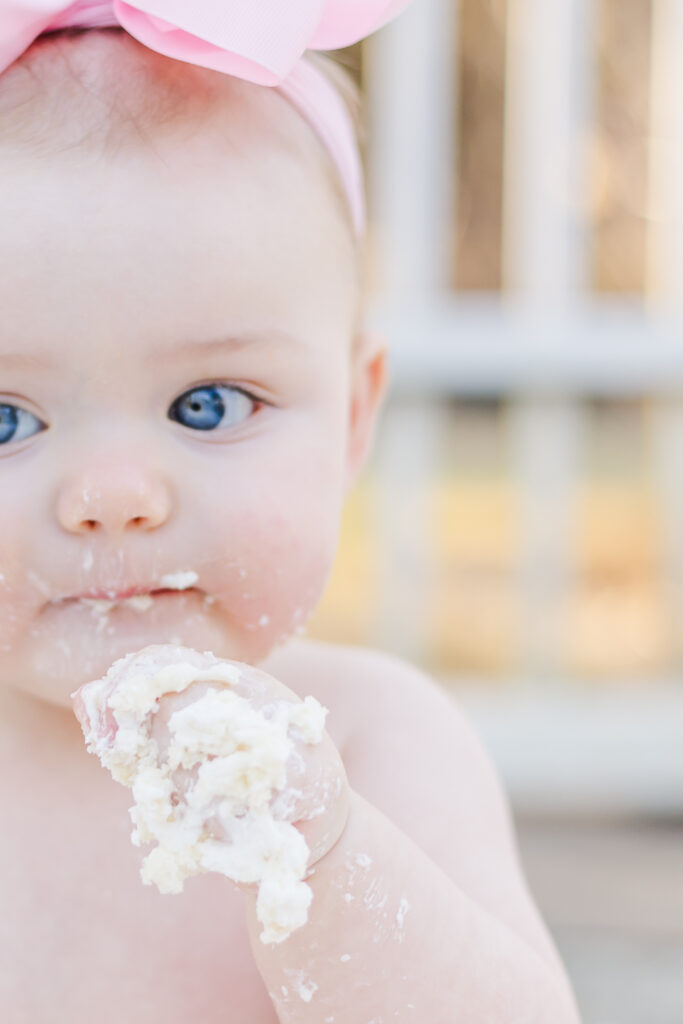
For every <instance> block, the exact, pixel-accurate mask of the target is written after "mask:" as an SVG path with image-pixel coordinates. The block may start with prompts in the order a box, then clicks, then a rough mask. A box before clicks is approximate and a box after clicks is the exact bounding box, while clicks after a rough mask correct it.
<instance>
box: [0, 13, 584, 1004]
mask: <svg viewBox="0 0 683 1024" xmlns="http://www.w3.org/2000/svg"><path fill="white" fill-rule="evenodd" d="M2 6H3V5H2V4H1V3H0V7H2ZM10 6H11V5H10ZM119 6H121V7H122V8H123V9H125V8H126V5H119ZM177 6H178V5H177V4H176V7H177ZM271 6H272V5H271ZM283 6H286V5H283ZM320 6H322V5H320ZM340 6H341V5H340ZM11 17H12V15H11V12H10V19H11ZM311 59H312V58H311ZM324 61H325V59H324V58H322V57H317V58H316V62H317V67H318V69H319V70H320V73H321V74H322V73H323V70H322V69H323V67H325V68H326V70H325V71H324V73H325V74H326V75H328V76H329V80H330V81H334V83H335V85H336V84H337V82H338V79H339V70H338V69H335V68H331V67H328V66H327V64H325V63H324ZM338 170H339V169H338V167H336V166H335V161H334V159H332V158H331V155H330V150H329V148H328V147H326V146H325V145H324V144H323V143H322V141H321V137H320V135H319V134H318V133H316V132H315V131H313V130H312V127H311V123H310V122H309V121H308V120H307V119H306V118H305V117H304V116H302V114H301V112H300V110H298V109H297V108H296V106H295V104H294V103H292V102H289V100H288V99H287V97H286V96H284V95H283V94H282V93H281V92H280V91H278V90H276V89H272V88H266V87H264V86H263V85H260V84H256V83H255V82H253V81H248V80H246V79H242V78H238V77H235V76H232V75H229V74H222V73H220V71H217V70H209V69H207V68H206V67H198V66H196V65H195V64H193V63H188V62H185V63H182V62H181V61H179V60H175V59H173V58H172V57H169V56H165V55H162V54H161V53H159V52H156V51H155V50H153V49H150V48H148V47H147V46H146V45H144V44H143V43H142V42H140V41H138V40H137V39H134V38H132V36H131V35H129V34H128V33H126V32H125V31H123V30H122V29H119V28H113V27H106V28H92V29H89V30H87V31H84V32H77V33H74V32H57V33H51V34H49V35H44V36H42V37H41V38H39V39H38V40H37V41H35V42H33V43H32V45H27V48H26V49H25V51H24V52H23V53H22V54H21V55H20V56H18V57H17V59H16V60H14V61H13V62H12V63H11V65H10V66H9V67H8V68H7V69H6V70H5V71H4V73H3V74H2V76H0V181H1V182H2V188H1V189H0V224H1V225H2V227H1V230H0V267H1V270H2V273H1V274H0V309H1V310H2V322H1V324H0V763H1V768H2V771H1V772H0V778H1V779H2V783H0V785H1V786H2V800H1V807H2V819H1V820H2V841H1V844H0V867H1V870H0V906H2V911H3V912H2V920H3V922H4V926H3V928H2V931H1V933H0V965H1V966H0V1018H1V1019H2V1020H3V1022H6V1024H46V1022H48V1021H60V1022H61V1021H64V1022H69V1024H86V1022H88V1024H90V1022H92V1021H94V1020H101V1021H103V1022H104V1024H109V1022H111V1024H114V1022H116V1024H118V1022H121V1021H126V1022H127V1024H162V1022H163V1024H188V1022H189V1021H195V1020H197V1021H201V1022H202V1024H227V1022H230V1024H276V1022H281V1024H285V1022H286V1024H309V1022H310V1024H313V1022H315V1024H394V1022H398V1024H401V1022H414V1024H456V1022H457V1024H576V1022H577V1020H578V1016H577V1012H576V1009H575V1005H574V1001H573V998H572V994H571V991H570V988H569V985H568V983H567V980H566V977H565V974H564V971H563V968H562V966H561V964H560V962H559V960H558V957H557V954H556V952H555V949H554V947H553V945H552V942H551V940H550V938H549V936H548V933H547V930H546V928H545V927H544V924H543V922H542V921H541V919H540V917H539V914H538V912H537V910H536V908H535V906H534V903H533V900H532V899H531V897H530V895H529V892H528V890H527V887H526V884H525V881H524V877H523V874H522V871H521V869H520V865H519V861H518V857H517V853H516V847H515V839H514V835H513V830H512V826H511V820H510V814H509V810H508V807H507V804H506V801H505V798H504V796H503V793H502V791H501V788H500V785H499V782H498V781H497V778H496V775H495V773H494V771H493V769H492V766H491V763H490V760H489V758H488V756H487V754H486V753H485V752H484V750H483V748H482V745H481V744H480V742H479V740H478V738H477V737H476V735H475V733H474V732H473V730H472V728H471V727H470V725H469V724H468V723H467V721H466V720H465V719H464V717H463V716H462V714H461V713H460V712H459V710H458V709H457V707H456V706H454V704H453V703H452V702H451V701H450V700H449V699H448V698H447V697H446V696H445V695H443V694H442V693H441V691H440V690H439V688H438V687H437V686H436V685H435V684H434V683H433V682H431V681H430V680H429V679H427V678H425V677H424V676H423V675H422V674H421V673H420V672H419V671H417V670H416V669H414V668H412V667H411V666H409V665H406V664H403V663H402V662H400V661H397V660H396V659H394V658H391V657H388V656H386V655H383V654H380V653H376V652H371V651H366V650H356V649H347V648H342V647H335V646H330V645H326V644H321V643H314V642H312V641H310V640H307V639H305V638H304V637H303V636H302V635H301V633H302V627H303V625H304V623H305V621H306V619H307V617H308V616H309V615H310V613H311V612H312V610H313V609H314V607H315V606H316V603H317V601H318V599H319V597H320V595H321V592H322V590H323V588H324V585H325V582H326V579H327V576H328V573H329V570H330V567H331V563H332V559H333V555H334V551H335V544H336V538H337V532H338V527H339V519H340V510H341V507H342V504H343V501H344V497H345V495H346V493H347V491H348V490H349V488H350V486H351V485H352V483H353V481H354V480H355V478H356V476H357V474H358V472H359V470H360V469H361V467H362V465H363V463H364V460H365V458H366V456H367V453H368V450H369V448H370V445H371V440H372V435H373V429H374V425H375V420H376V417H377V413H378V408H379V406H380V403H381V399H382V396H383V392H384V387H385V360H386V354H385V344H384V341H383V339H381V338H380V337H378V336H377V335H376V334H373V333H371V332H369V331H367V330H365V329H364V328H363V302H364V292H363V279H362V273H361V266H362V247H361V245H360V240H361V236H360V235H359V231H358V222H357V211H356V214H354V213H353V211H352V209H351V206H350V205H349V192H348V188H347V187H346V185H345V183H344V182H343V181H342V179H341V177H340V176H339V173H338ZM157 644H159V645H168V644H171V645H181V646H182V647H184V648H188V649H190V651H194V652H212V654H213V655H214V656H215V659H219V660H220V662H221V665H223V664H225V663H227V662H239V663H241V664H242V666H243V672H244V674H245V675H244V678H245V680H246V683H245V686H246V690H245V691H244V692H245V694H246V697H245V700H246V699H247V698H249V697H250V695H252V694H253V693H254V692H255V690H254V687H255V686H256V684H257V683H258V685H259V686H260V687H261V689H260V691H259V693H260V698H259V699H260V701H261V705H263V704H264V703H266V704H267V703H268V702H269V701H271V702H277V701H280V700H282V699H286V700H287V701H289V702H290V703H292V704H297V705H298V704H299V702H300V701H301V700H302V699H303V698H308V697H309V696H310V697H313V698H315V700H316V701H319V702H320V704H321V705H323V706H324V707H325V708H326V709H328V714H327V719H326V722H325V727H326V734H325V737H324V742H322V743H320V744H316V745H311V744H306V743H305V742H304V739H305V738H304V739H301V738H300V739H299V740H297V741H296V742H297V743H298V745H299V747H300V749H301V751H303V752H304V753H305V750H306V749H308V755H307V756H306V757H302V760H301V764H303V765H304V772H303V775H304V777H303V778H302V779H301V780H300V781H301V787H300V788H301V789H302V790H306V788H307V787H308V788H309V789H311V790H313V789H315V787H316V786H318V791H319V792H320V791H324V792H326V793H327V794H328V799H327V802H323V805H322V806H321V807H320V808H319V811H320V813H317V816H316V814H311V815H310V816H307V815H306V814H305V813H304V812H303V811H300V812H299V815H298V817H299V819H300V821H299V824H298V825H297V827H298V828H299V829H300V831H301V834H303V835H304V836H305V838H306V839H307V844H308V849H309V851H310V857H309V861H308V864H307V873H306V885H307V886H309V887H310V890H311V894H312V900H311V902H310V906H309V907H308V909H307V913H306V921H305V923H304V924H301V925H300V926H298V927H296V928H295V929H294V930H292V931H291V934H289V935H288V936H287V937H286V938H285V940H284V941H278V942H264V941H262V927H261V923H260V922H259V920H258V918H257V891H256V890H257V887H256V886H255V885H250V884H244V885H237V884H234V883H233V882H231V881H229V880H228V879H227V878H226V877H225V874H222V873H220V872H218V871H216V872H203V873H199V874H197V875H196V877H192V878H191V879H190V880H189V881H187V882H186V883H185V885H184V888H183V890H182V892H175V894H173V895H164V894H162V893H160V892H159V890H158V888H156V887H155V886H153V885H147V886H145V885H143V884H142V883H141V880H140V863H141V852H140V850H139V849H137V848H136V847H135V846H134V845H132V844H131V841H130V832H131V822H130V816H129V807H130V805H131V794H130V791H129V790H128V789H125V788H124V787H123V786H121V785H118V784H116V783H115V782H114V781H112V778H111V776H110V774H109V773H108V772H106V771H103V769H102V767H101V766H100V764H99V763H98V761H97V760H96V758H94V757H92V756H91V755H90V754H89V753H88V752H87V750H86V747H85V744H84V742H83V735H82V732H81V727H80V724H79V721H78V720H77V718H76V716H75V715H74V702H73V701H72V699H71V696H70V695H71V694H72V693H73V692H74V691H75V690H76V689H77V688H78V687H81V686H82V685H83V684H85V683H87V682H88V681H90V680H94V679H96V678H98V677H102V676H104V675H105V674H106V673H107V670H108V669H109V667H110V666H111V665H112V663H113V662H115V661H117V660H118V659H121V658H122V657H124V656H126V655H128V654H130V653H131V652H137V651H140V650H142V649H144V648H146V647H148V646H149V645H157ZM162 650H166V648H162ZM198 656H199V653H198ZM202 656H203V655H202ZM207 657H208V656H207ZM249 666H251V667H252V668H251V669H250V668H249ZM225 671H226V673H227V674H225V675H224V676H222V677H221V676H220V673H218V676H219V678H222V679H223V682H222V683H221V684H220V685H222V686H224V687H225V686H228V685H229V683H228V682H226V680H229V678H231V677H230V675H229V669H228V668H227V667H226V670H225ZM250 672H251V673H252V675H250ZM198 685H199V684H198ZM202 686H203V684H202ZM202 686H200V687H199V691H197V692H196V693H193V691H192V689H189V690H187V691H186V693H185V694H179V695H178V694H177V695H175V696H172V695H166V696H162V697H161V698H159V700H158V711H157V721H158V723H159V728H161V727H162V726H163V723H164V722H165V723H168V722H169V721H170V718H171V715H172V713H173V712H174V711H175V710H177V709H178V707H179V702H181V703H182V702H183V699H184V702H185V703H184V706H187V702H188V701H192V700H194V699H195V698H197V699H199V698H200V697H202V696H204V695H205V694H206V687H205V686H203V688H202ZM77 710H78V705H77ZM80 716H81V719H82V720H83V717H84V712H83V707H82V706H81V708H80ZM323 778H328V779H330V780H333V781H334V785H329V786H327V787H321V786H320V780H321V779H323ZM296 821H297V815H296V814H295V815H294V816H293V827H294V825H295V824H296Z"/></svg>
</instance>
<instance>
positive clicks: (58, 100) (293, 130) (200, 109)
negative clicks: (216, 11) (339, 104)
mask: <svg viewBox="0 0 683 1024" xmlns="http://www.w3.org/2000/svg"><path fill="white" fill-rule="evenodd" d="M281 103H282V98H281V97H279V96H277V94H276V93H275V91H274V90H273V89H266V88H264V87H261V86H255V85H253V84H252V83H250V82H246V81H243V80H241V79H238V78H234V77H232V76H229V75H223V74H220V73H218V72H213V71H210V70H208V69H205V68H201V67H197V66H195V65H193V64H188V63H186V62H183V61H177V60H171V59H169V58H167V57H164V56H163V55H161V54H159V53H157V52H156V51H154V50H151V49H149V48H148V47H145V46H143V45H142V44H140V43H138V42H137V41H136V40H135V39H133V38H132V37H131V36H129V35H128V34H127V33H125V32H123V31H122V30H120V29H99V30H88V31H85V32H74V31H72V32H68V33H65V32H62V33H53V34H51V35H47V36H42V37H40V38H39V39H38V40H37V41H36V42H35V43H34V44H33V45H32V46H31V47H30V48H29V50H27V51H26V53H24V54H23V55H22V56H21V57H20V58H19V60H18V61H16V62H15V63H14V64H13V65H11V66H10V67H9V68H8V69H7V70H6V71H5V72H4V73H3V74H2V75H0V141H2V142H8V143H9V142H14V143H15V144H16V145H22V144H24V145H31V143H33V145H35V146H36V148H39V145H40V144H41V143H42V145H43V146H45V147H48V146H49V145H50V144H51V143H52V144H53V145H55V146H57V145H60V144H61V145H62V146H65V145H74V146H79V147H83V148H86V149H87V148H91V149H93V150H94V149H96V148H97V147H99V148H100V149H101V151H102V152H103V153H105V154H109V153H110V152H112V151H120V150H121V149H123V148H125V147H126V146H132V147H138V148H140V147H142V146H144V143H145V141H147V142H148V143H149V144H150V145H152V144H154V143H158V142H160V141H161V140H163V139H164V138H170V137H173V136H179V137H181V138H183V137H184V138H187V137H188V136H193V135H197V134H199V133H202V132H206V131H210V130H211V129H213V128H214V127H215V128H216V129H217V130H218V134H219V136H220V135H221V134H222V135H223V137H224V138H225V139H226V140H228V141H229V142H230V144H231V145H232V147H233V149H236V148H237V147H238V146H240V145H241V146H242V147H243V148H244V149H245V150H246V149H247V147H248V146H251V147H259V146H260V148H261V149H263V148H264V147H270V148H271V149H273V148H277V147H278V146H285V147H286V148H287V147H289V148H290V149H291V147H292V146H293V144H295V143H296V144H298V145H301V144H302V140H305V139H306V130H305V128H306V126H305V125H303V124H298V121H299V119H298V118H297V117H292V116H291V113H290V111H288V110H283V108H282V106H281ZM288 115H290V116H288ZM221 128H222V133H221V131H220V129H221Z"/></svg>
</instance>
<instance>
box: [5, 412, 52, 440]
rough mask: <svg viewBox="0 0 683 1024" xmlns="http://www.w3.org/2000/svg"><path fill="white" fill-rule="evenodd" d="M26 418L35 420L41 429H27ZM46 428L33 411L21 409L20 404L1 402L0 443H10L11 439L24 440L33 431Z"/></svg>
mask: <svg viewBox="0 0 683 1024" xmlns="http://www.w3.org/2000/svg"><path fill="white" fill-rule="evenodd" d="M26 420H33V421H34V423H37V424H38V427H39V430H34V431H31V430H27V429H26ZM44 429H45V424H44V423H43V422H42V421H41V420H39V419H38V417H37V416H34V415H33V413H32V412H28V411H27V410H26V409H21V408H20V407H19V406H18V405H9V404H8V403H7V402H0V445H3V444H8V443H9V442H10V441H23V440H24V438H26V437H30V436H31V434H32V433H34V434H37V433H39V432H40V430H44Z"/></svg>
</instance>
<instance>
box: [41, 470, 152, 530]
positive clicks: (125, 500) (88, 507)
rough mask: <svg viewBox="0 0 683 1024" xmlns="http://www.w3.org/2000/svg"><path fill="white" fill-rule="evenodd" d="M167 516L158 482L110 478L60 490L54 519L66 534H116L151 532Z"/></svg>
mask: <svg viewBox="0 0 683 1024" xmlns="http://www.w3.org/2000/svg"><path fill="white" fill-rule="evenodd" d="M169 515H170V495H169V493H168V488H167V487H166V486H165V485H164V484H163V483H162V481H160V480H145V481H138V482H135V481H133V480H128V481H126V480H116V479H110V480H109V481H107V482H99V483H98V484H97V485H92V486H82V485H81V486H80V487H79V486H76V485H72V486H69V487H66V488H64V489H63V491H62V493H61V494H60V495H59V499H58V502H57V518H58V520H59V523H60V525H61V526H62V527H63V528H64V529H65V530H68V531H69V533H94V532H95V531H100V532H104V533H109V534H119V533H123V532H129V531H131V530H154V529H157V528H158V527H159V526H161V525H162V524H163V523H165V522H166V520H167V519H168V518H169Z"/></svg>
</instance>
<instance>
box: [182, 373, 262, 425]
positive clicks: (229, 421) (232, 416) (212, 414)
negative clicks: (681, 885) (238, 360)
mask: <svg viewBox="0 0 683 1024" xmlns="http://www.w3.org/2000/svg"><path fill="white" fill-rule="evenodd" d="M255 405H256V399H255V398H253V396H252V395H250V394H249V393H248V392H246V391H242V390H240V388H234V387H228V386H227V385H221V384H217V385H213V384H203V385H202V386H201V387H198V388H192V390H191V391H186V392H185V393H184V394H182V395H181V396H180V397H179V398H176V400H175V402H174V403H173V405H172V406H171V408H170V410H169V413H168V418H169V419H175V420H177V421H178V423H182V425H183V426H184V427H191V428H192V429H193V430H214V429H215V428H216V427H217V426H218V425H219V424H220V423H221V422H222V425H223V426H224V427H234V426H236V425H237V424H239V423H243V422H244V421H245V420H247V419H249V417H250V416H251V414H252V412H253V411H254V407H255Z"/></svg>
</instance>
